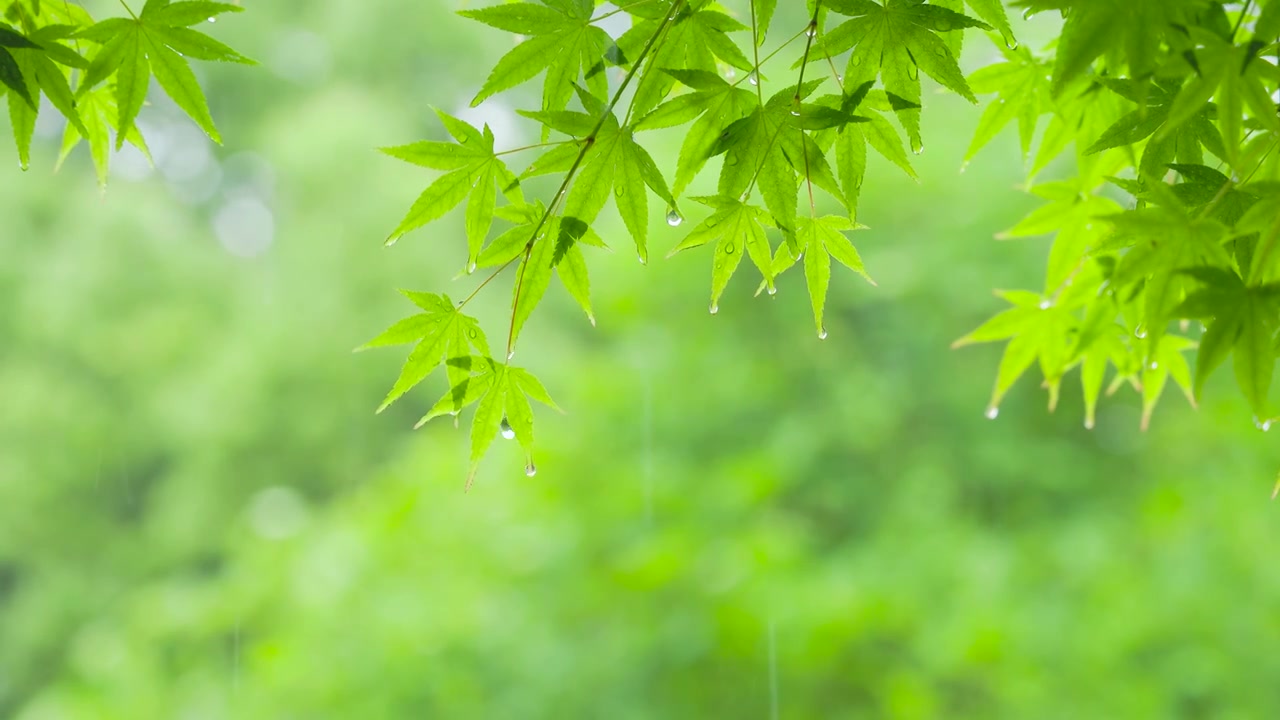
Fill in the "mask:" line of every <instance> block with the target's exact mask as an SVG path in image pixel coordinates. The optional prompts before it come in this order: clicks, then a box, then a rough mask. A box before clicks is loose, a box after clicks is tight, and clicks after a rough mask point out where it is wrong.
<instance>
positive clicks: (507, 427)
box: [500, 417, 516, 440]
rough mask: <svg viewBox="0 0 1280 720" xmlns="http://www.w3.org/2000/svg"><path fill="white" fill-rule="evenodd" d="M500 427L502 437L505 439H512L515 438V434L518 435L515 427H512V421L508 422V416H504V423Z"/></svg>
mask: <svg viewBox="0 0 1280 720" xmlns="http://www.w3.org/2000/svg"><path fill="white" fill-rule="evenodd" d="M500 429H501V430H502V437H503V438H504V439H506V440H511V439H513V438H515V436H516V431H515V430H513V429H511V423H509V422H507V418H506V417H503V418H502V425H501V427H500Z"/></svg>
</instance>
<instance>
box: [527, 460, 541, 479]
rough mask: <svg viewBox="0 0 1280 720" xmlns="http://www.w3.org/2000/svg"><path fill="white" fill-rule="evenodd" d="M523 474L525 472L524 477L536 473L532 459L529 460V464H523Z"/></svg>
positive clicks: (536, 467) (536, 469)
mask: <svg viewBox="0 0 1280 720" xmlns="http://www.w3.org/2000/svg"><path fill="white" fill-rule="evenodd" d="M524 474H525V477H533V476H534V475H537V474H538V466H536V465H534V464H533V461H532V460H530V461H529V464H528V465H525V466H524Z"/></svg>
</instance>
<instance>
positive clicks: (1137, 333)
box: [1133, 325, 1147, 340]
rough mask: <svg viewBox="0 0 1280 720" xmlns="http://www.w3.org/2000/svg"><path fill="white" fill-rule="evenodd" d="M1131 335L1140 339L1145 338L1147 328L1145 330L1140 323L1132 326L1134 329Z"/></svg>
mask: <svg viewBox="0 0 1280 720" xmlns="http://www.w3.org/2000/svg"><path fill="white" fill-rule="evenodd" d="M1133 336H1134V337H1136V338H1138V339H1139V340H1142V339H1144V338H1146V337H1147V330H1146V328H1144V327H1142V326H1141V325H1139V326H1138V327H1136V328H1134V330H1133Z"/></svg>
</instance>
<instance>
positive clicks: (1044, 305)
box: [1040, 298, 1053, 310]
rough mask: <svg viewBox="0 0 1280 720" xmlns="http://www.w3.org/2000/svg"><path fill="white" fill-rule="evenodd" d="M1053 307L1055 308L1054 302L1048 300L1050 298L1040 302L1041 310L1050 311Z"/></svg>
mask: <svg viewBox="0 0 1280 720" xmlns="http://www.w3.org/2000/svg"><path fill="white" fill-rule="evenodd" d="M1051 307H1053V301H1052V300H1050V299H1048V298H1045V299H1044V300H1041V301H1040V309H1041V310H1048V309H1049V308H1051Z"/></svg>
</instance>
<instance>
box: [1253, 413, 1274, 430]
mask: <svg viewBox="0 0 1280 720" xmlns="http://www.w3.org/2000/svg"><path fill="white" fill-rule="evenodd" d="M1253 425H1254V427H1256V428H1258V429H1259V430H1261V431H1262V432H1267V431H1268V430H1270V429H1271V420H1270V419H1267V420H1260V419H1259V418H1258V416H1257V415H1254V416H1253Z"/></svg>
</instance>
